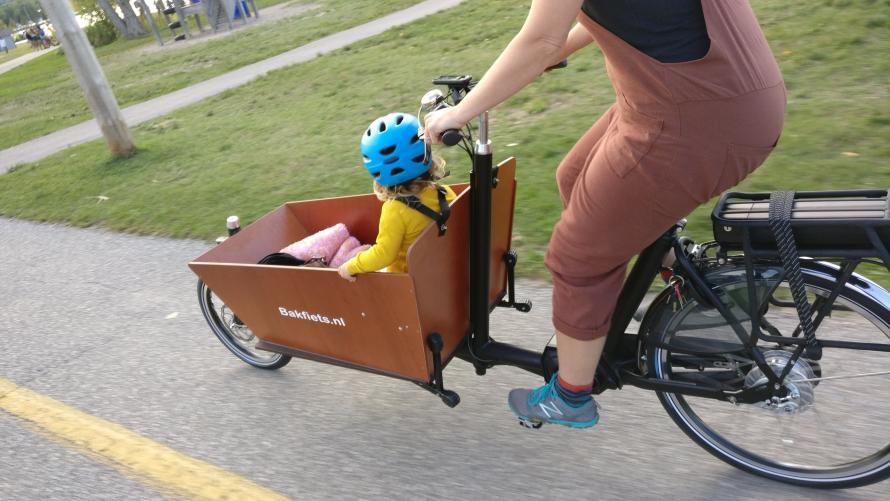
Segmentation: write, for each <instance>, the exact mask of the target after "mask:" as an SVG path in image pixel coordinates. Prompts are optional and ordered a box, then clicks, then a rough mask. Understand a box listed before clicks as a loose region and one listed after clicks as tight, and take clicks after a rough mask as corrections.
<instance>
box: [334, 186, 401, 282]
mask: <svg viewBox="0 0 890 501" xmlns="http://www.w3.org/2000/svg"><path fill="white" fill-rule="evenodd" d="M398 203H399V202H386V203H384V204H383V208H382V209H381V211H380V226H379V229H378V230H377V242H375V243H374V245H372V246H371V248H370V249H368V250H366V251H364V252H360V253H358V254H356V256H355V257H354V258H352V259H350V260H349V261H348V262H347V263H346V269H347V270H349V273H350V274H352V275H357V274H359V273H368V272H371V271H377V270H382V269H383V268H386V267H387V266H389V265H390V264H392V263H393V262H394V261H395V260H396V258H397V257H398V255H399V249H400V248H401V247H402V239H403V238H404V237H405V222H404V221H402V218H401V217H399V213H398V212H399V211H398V209H399V207H398V205H396V204H398Z"/></svg>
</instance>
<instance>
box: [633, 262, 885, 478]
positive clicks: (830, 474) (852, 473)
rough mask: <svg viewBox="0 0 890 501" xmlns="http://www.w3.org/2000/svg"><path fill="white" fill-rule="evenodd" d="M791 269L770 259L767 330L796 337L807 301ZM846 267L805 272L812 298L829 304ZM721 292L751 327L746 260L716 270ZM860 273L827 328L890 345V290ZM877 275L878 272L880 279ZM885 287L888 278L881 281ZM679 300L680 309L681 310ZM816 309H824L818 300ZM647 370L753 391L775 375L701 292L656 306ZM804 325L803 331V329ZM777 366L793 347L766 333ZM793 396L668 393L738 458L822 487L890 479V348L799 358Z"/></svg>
mask: <svg viewBox="0 0 890 501" xmlns="http://www.w3.org/2000/svg"><path fill="white" fill-rule="evenodd" d="M780 272H781V269H780V268H778V267H761V268H759V269H758V272H757V276H758V277H759V279H758V281H757V294H756V298H757V301H758V303H759V304H762V305H763V306H762V308H761V309H760V311H761V312H762V313H761V315H762V318H763V319H764V320H765V321H764V322H763V327H762V329H763V331H764V332H765V333H767V334H772V335H782V336H793V335H795V330H796V328H797V325H798V324H799V322H798V319H797V311H796V310H795V308H794V304H793V301H792V300H791V294H790V290H789V289H788V285H787V283H786V282H780V280H781V273H780ZM838 273H839V272H837V271H836V270H835V269H834V268H829V267H822V266H821V265H820V269H819V270H812V269H811V270H807V269H805V270H804V281H805V284H806V290H807V293H808V296H809V301H810V304H814V303H815V305H816V306H818V305H821V304H824V303H825V300H826V298H827V297H828V296H829V294H830V293H831V291H832V289H833V288H834V285H835V283H836V275H837V274H838ZM708 279H709V282H710V283H712V284H716V287H715V291H716V292H717V293H718V295H719V296H720V297H721V298H722V300H723V301H724V302H725V303H726V304H727V305H728V306H730V307H731V309H732V311H733V313H734V314H735V315H736V316H737V318H739V319H740V320H742V325H743V326H744V327H745V328H746V330H747V331H748V332H750V326H751V323H750V320H749V319H748V316H747V313H746V311H748V308H747V306H746V305H747V302H748V297H749V296H748V287H747V282H746V281H745V272H744V268H743V267H727V268H725V269H722V270H717V271H716V272H714V273H711V274H709V275H708ZM865 283H866V282H864V281H862V282H860V284H859V285H856V284H853V285H851V284H850V283H848V284H847V285H846V286H845V287H844V289H843V290H842V291H841V293H840V295H839V296H838V298H837V300H836V301H835V302H834V303H833V305H832V308H831V313H830V316H827V317H825V318H824V319H823V320H822V322H821V324H820V325H819V328H818V330H817V331H816V336H817V338H821V339H832V340H843V341H855V342H863V343H875V344H876V345H878V346H880V347H883V348H890V311H888V307H890V303H888V302H885V301H886V298H885V297H884V296H885V295H886V292H884V291H883V290H880V291H877V292H875V291H876V290H877V289H875V288H874V287H876V286H874V284H871V286H873V287H872V288H871V292H869V293H866V292H865V291H866V290H868V288H860V286H861V284H865ZM869 284H870V282H869ZM878 289H879V288H878ZM674 309H676V311H674ZM814 310H815V308H814ZM653 313H654V315H653V318H654V319H655V320H653V322H652V323H651V324H650V325H651V328H648V329H646V331H647V332H648V333H649V336H650V341H649V343H648V348H647V368H648V370H649V371H650V375H652V376H654V377H656V378H659V379H668V380H676V381H686V382H695V383H697V384H701V383H704V384H714V385H720V386H722V387H723V388H727V387H730V388H734V389H742V388H747V387H756V386H758V385H763V384H766V378H765V377H764V375H763V373H762V371H761V370H760V369H759V368H758V367H757V366H756V365H755V364H754V363H753V361H752V360H751V358H750V356H749V355H747V353H746V352H745V350H744V349H743V342H742V341H740V340H739V338H738V337H737V336H736V334H735V333H734V332H733V330H732V329H731V328H730V327H729V325H727V323H726V322H725V320H723V317H722V316H721V315H720V314H719V313H718V312H717V311H716V309H713V308H709V307H707V306H704V305H702V304H700V303H698V302H696V301H695V300H694V299H690V300H689V301H688V302H686V303H685V304H684V305H682V306H679V307H675V308H672V307H671V306H668V305H666V304H664V303H662V305H661V308H660V310H659V312H658V313H655V312H653ZM797 335H800V334H797ZM757 349H758V350H760V351H761V353H763V354H764V357H765V359H766V360H767V363H768V364H769V365H770V366H771V367H773V368H774V370H775V371H776V372H779V371H781V369H782V368H784V367H785V365H786V363H787V362H788V360H789V359H790V351H791V349H790V348H787V347H785V348H783V347H781V346H779V345H777V344H771V343H765V342H763V341H760V342H758V345H757ZM785 388H786V389H787V391H788V393H787V394H788V397H787V398H785V399H782V400H781V401H768V402H760V403H756V404H738V405H737V404H733V403H730V402H726V401H720V400H714V399H708V398H701V397H692V396H685V395H678V394H674V393H663V392H661V393H658V397H659V399H660V400H661V403H662V405H663V406H664V408H665V409H666V410H667V412H668V414H670V415H671V417H672V418H673V419H674V421H675V422H676V424H677V425H678V426H679V427H680V428H682V429H683V431H684V432H685V433H686V434H687V435H689V437H691V438H692V439H693V440H695V441H696V442H697V443H698V444H699V445H700V446H702V447H703V448H704V449H706V450H708V452H710V453H711V454H713V455H714V456H716V457H718V458H720V459H721V460H723V461H726V462H727V463H729V464H731V465H733V466H736V467H738V468H741V469H743V470H745V471H748V472H750V473H754V474H756V475H760V476H764V477H767V478H771V479H773V480H778V481H782V482H787V483H792V484H797V485H803V486H808V487H820V488H844V487H854V486H860V485H865V484H870V483H874V482H878V481H880V480H883V479H885V478H887V477H890V426H887V419H888V416H890V353H888V352H886V351H884V352H882V351H877V350H875V351H863V350H850V349H839V348H824V349H823V356H822V358H821V359H820V360H818V361H816V360H803V359H801V360H799V361H798V362H797V363H796V364H795V365H794V366H793V368H792V370H791V372H790V374H789V376H788V377H787V378H786V380H785Z"/></svg>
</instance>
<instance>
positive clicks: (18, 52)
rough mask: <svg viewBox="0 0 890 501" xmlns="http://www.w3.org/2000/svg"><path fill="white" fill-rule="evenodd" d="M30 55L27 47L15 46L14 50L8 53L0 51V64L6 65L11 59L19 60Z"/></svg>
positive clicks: (29, 48)
mask: <svg viewBox="0 0 890 501" xmlns="http://www.w3.org/2000/svg"><path fill="white" fill-rule="evenodd" d="M30 53H31V47H30V46H29V45H17V46H16V48H15V49H10V51H9V52H2V51H0V64H3V63H8V62H9V61H12V60H13V59H17V58H20V57H22V56H26V55H28V54H30Z"/></svg>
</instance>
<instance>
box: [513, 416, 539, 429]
mask: <svg viewBox="0 0 890 501" xmlns="http://www.w3.org/2000/svg"><path fill="white" fill-rule="evenodd" d="M519 425H520V426H522V427H524V428H528V429H530V430H537V429H538V428H540V427H541V426H543V425H544V423H542V422H541V421H532V420H530V419H525V418H519Z"/></svg>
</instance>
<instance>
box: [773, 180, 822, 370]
mask: <svg viewBox="0 0 890 501" xmlns="http://www.w3.org/2000/svg"><path fill="white" fill-rule="evenodd" d="M793 207H794V192H793V191H777V192H774V193H772V194H771V195H770V198H769V226H770V229H771V230H772V232H773V236H774V237H775V239H776V248H777V249H778V251H779V258H781V260H782V268H784V269H785V276H786V277H787V278H788V285H789V288H790V289H791V296H792V297H793V298H794V306H796V307H797V315H798V317H799V318H800V326H801V330H803V333H804V339H806V354H807V358H810V359H814V360H818V359H820V358H822V346H821V345H820V344H819V342H818V341H817V340H816V331H815V330H814V329H813V322H812V318H813V317H812V312H811V310H810V303H809V301H807V291H806V287H805V286H804V284H803V276H802V275H801V272H800V256H799V255H798V253H797V244H796V243H795V242H794V233H793V232H792V231H791V210H792V208H793ZM795 360H796V359H795ZM792 363H793V362H792ZM785 372H787V370H786V371H785Z"/></svg>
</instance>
